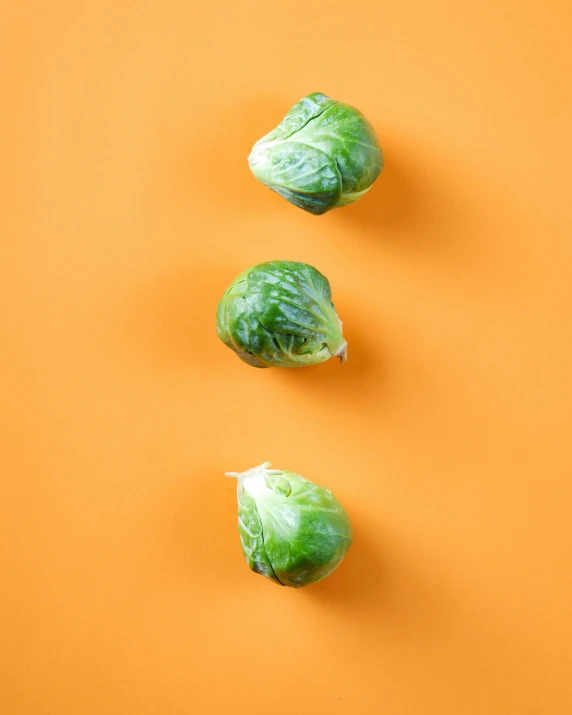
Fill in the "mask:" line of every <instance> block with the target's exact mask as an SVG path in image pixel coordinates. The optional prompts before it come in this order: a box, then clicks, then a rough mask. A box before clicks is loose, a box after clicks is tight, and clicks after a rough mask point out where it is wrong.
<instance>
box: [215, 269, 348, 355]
mask: <svg viewBox="0 0 572 715" xmlns="http://www.w3.org/2000/svg"><path fill="white" fill-rule="evenodd" d="M216 324H217V332H218V335H219V338H220V339H221V340H222V341H223V343H224V344H225V345H228V347H229V348H231V349H232V350H234V352H235V353H236V354H237V355H238V357H239V358H240V359H241V360H244V362H246V363H248V364H249V365H252V366H253V367H304V366H305V365H315V364H317V363H320V362H324V361H325V360H328V358H330V357H332V356H335V357H339V358H340V360H341V361H342V362H344V361H345V360H346V356H347V343H346V341H345V340H344V337H343V335H342V323H341V321H340V319H339V318H338V316H337V313H336V311H335V309H334V304H333V303H332V291H331V289H330V284H329V282H328V279H327V278H326V277H325V276H323V275H322V274H321V273H320V271H318V270H316V269H315V268H313V267H312V266H309V265H307V264H306V263H297V262H295V261H269V262H268V263H260V264H259V265H257V266H253V267H252V268H249V269H248V270H247V271H244V273H241V274H240V275H239V276H238V277H237V278H236V279H235V281H234V282H233V283H232V284H231V285H230V286H229V287H228V288H227V290H226V291H225V293H224V295H223V297H222V299H221V301H220V303H219V305H218V310H217V323H216Z"/></svg>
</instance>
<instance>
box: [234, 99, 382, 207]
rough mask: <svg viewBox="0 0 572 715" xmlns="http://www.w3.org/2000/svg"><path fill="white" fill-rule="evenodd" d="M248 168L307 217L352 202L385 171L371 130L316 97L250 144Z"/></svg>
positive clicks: (352, 112) (355, 115) (346, 109)
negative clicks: (302, 210)
mask: <svg viewBox="0 0 572 715" xmlns="http://www.w3.org/2000/svg"><path fill="white" fill-rule="evenodd" d="M248 163H249V165H250V169H251V171H252V173H253V174H254V176H255V177H256V178H257V179H258V181H261V182H262V183H263V184H266V186H268V188H269V189H272V191H275V192H276V193H278V194H280V196H283V197H284V198H285V199H287V200H288V201H290V203H293V204H294V205H295V206H299V207H300V208H301V209H304V210H305V211H308V212H309V213H311V214H323V213H326V211H329V210H330V209H333V208H336V207H338V206H345V205H346V204H349V203H351V202H352V201H356V200H357V199H359V198H360V196H363V195H364V194H365V192H366V191H368V190H369V189H370V188H371V185H372V184H373V182H374V181H375V180H376V179H377V177H378V176H379V174H380V172H381V170H382V168H383V157H382V154H381V147H380V146H379V140H378V138H377V135H376V133H375V129H374V128H373V127H372V125H371V124H370V123H369V122H368V120H367V119H366V118H365V117H364V116H363V114H361V112H359V111H358V110H357V109H354V107H350V106H349V105H348V104H342V103H341V102H337V101H336V100H335V99H330V97H326V95H325V94H320V93H319V92H314V93H313V94H309V95H308V96H307V97H304V99H301V100H300V101H299V102H297V103H296V104H295V105H294V106H293V107H292V109H291V110H290V111H289V112H288V114H287V115H286V116H285V117H284V119H283V120H282V122H280V124H279V125H278V126H277V127H276V129H273V130H272V131H271V132H270V133H269V134H267V135H266V136H265V137H262V139H260V140H259V141H257V142H256V144H255V145H254V147H253V149H252V152H251V154H250V156H249V157H248Z"/></svg>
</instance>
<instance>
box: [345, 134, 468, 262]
mask: <svg viewBox="0 0 572 715" xmlns="http://www.w3.org/2000/svg"><path fill="white" fill-rule="evenodd" d="M381 142H382V146H383V148H384V161H385V164H384V168H383V170H382V172H381V174H380V176H379V178H378V179H377V180H376V182H375V183H374V185H373V186H372V188H371V189H370V190H369V191H368V193H367V194H365V195H364V196H363V197H362V198H361V199H359V200H358V201H356V202H355V203H354V204H350V205H349V206H344V207H342V208H340V209H336V210H335V211H332V212H331V216H332V219H333V220H334V219H335V221H336V222H339V223H340V224H343V225H345V226H347V227H348V229H350V230H351V231H352V233H353V235H360V236H363V237H366V238H372V237H373V238H374V239H375V240H376V241H377V240H382V241H383V242H384V243H387V242H393V243H395V244H399V245H400V246H403V247H409V248H411V247H413V248H414V249H415V250H416V251H418V250H420V249H428V250H430V251H432V252H434V253H435V254H436V255H438V256H440V257H444V255H449V256H453V255H454V256H455V257H457V256H458V254H459V253H460V252H462V253H465V252H466V248H467V246H468V234H469V233H470V230H469V229H470V228H471V227H472V226H473V225H474V220H471V217H470V205H469V201H468V199H467V197H466V196H463V195H462V194H461V193H460V190H459V188H458V187H457V186H456V184H455V178H456V176H459V181H458V184H460V185H462V184H464V183H465V182H466V177H465V176H463V174H462V169H463V167H459V166H456V165H455V164H454V163H451V162H450V161H447V159H446V157H443V156H440V155H438V154H436V150H435V148H433V147H430V146H425V145H422V144H420V142H419V141H417V140H412V139H409V138H404V137H401V136H395V135H394V136H392V135H387V136H382V137H381ZM460 172H461V173H460Z"/></svg>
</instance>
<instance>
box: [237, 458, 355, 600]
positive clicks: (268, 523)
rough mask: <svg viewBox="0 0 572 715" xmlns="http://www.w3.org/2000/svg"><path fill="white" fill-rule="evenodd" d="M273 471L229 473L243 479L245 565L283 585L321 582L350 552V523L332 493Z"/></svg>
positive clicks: (263, 466) (263, 468)
mask: <svg viewBox="0 0 572 715" xmlns="http://www.w3.org/2000/svg"><path fill="white" fill-rule="evenodd" d="M268 467H270V462H265V463H264V464H261V465H260V466H259V467H254V468H253V469H249V470H248V471H246V472H242V473H237V472H228V473H227V475H226V476H227V477H236V478H237V479H238V532H239V534H240V542H241V544H242V550H243V552H244V556H245V558H246V561H247V563H248V565H249V566H250V568H251V569H252V570H253V571H255V572H256V573H258V574H261V575H262V576H266V578H268V579H270V580H271V581H274V583H277V584H279V585H281V586H292V587H294V588H301V587H302V586H307V585H308V584H311V583H317V582H318V581H321V580H322V579H324V578H326V576H329V575H330V574H331V573H332V571H333V570H334V569H335V568H337V567H338V566H339V564H340V563H341V561H342V559H343V558H344V556H345V554H346V552H347V550H348V549H349V548H350V545H351V543H352V527H351V524H350V521H349V519H348V517H347V514H346V512H345V511H344V509H343V507H342V505H341V504H340V503H339V501H338V500H337V499H336V498H335V497H334V495H333V494H332V492H331V491H330V490H329V489H326V488H325V487H320V486H318V485H317V484H314V483H313V482H310V481H309V480H308V479H304V477H301V476H300V475H299V474H294V473H293V472H289V471H287V470H280V469H268Z"/></svg>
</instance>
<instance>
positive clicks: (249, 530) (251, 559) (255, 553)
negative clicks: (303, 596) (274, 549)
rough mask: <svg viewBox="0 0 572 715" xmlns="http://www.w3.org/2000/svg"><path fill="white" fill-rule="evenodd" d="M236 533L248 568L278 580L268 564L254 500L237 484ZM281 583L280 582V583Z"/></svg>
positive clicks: (277, 581)
mask: <svg viewBox="0 0 572 715" xmlns="http://www.w3.org/2000/svg"><path fill="white" fill-rule="evenodd" d="M238 533H239V534H240V543H241V546H242V551H243V553H244V557H245V559H246V562H247V563H248V565H249V566H250V568H251V569H252V570H253V571H254V572H255V573H258V574H260V575H261V576H266V578H269V579H271V580H272V581H275V582H276V583H279V584H280V581H279V580H278V578H277V577H276V574H275V573H274V569H273V568H272V565H271V564H270V561H269V559H268V555H267V554H266V549H265V547H264V534H263V530H262V521H261V519H260V515H259V514H258V509H257V508H256V502H255V500H254V499H253V498H252V497H251V496H250V494H249V493H248V492H247V491H245V490H244V489H243V488H242V487H241V486H240V484H239V495H238ZM280 585H282V584H280Z"/></svg>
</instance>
